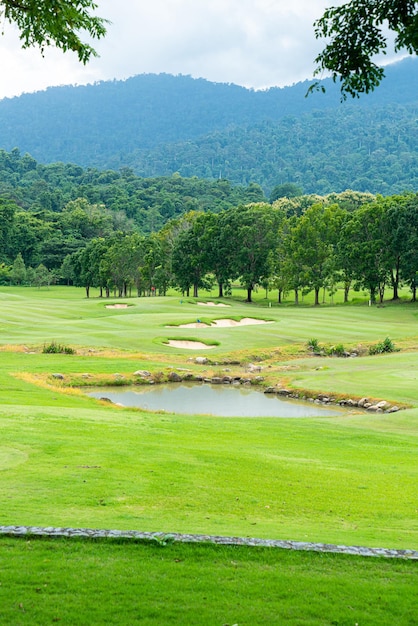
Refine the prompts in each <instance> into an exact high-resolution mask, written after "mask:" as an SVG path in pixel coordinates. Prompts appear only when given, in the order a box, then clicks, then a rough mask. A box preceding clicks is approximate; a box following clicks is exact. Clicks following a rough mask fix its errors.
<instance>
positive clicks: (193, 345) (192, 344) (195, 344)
mask: <svg viewBox="0 0 418 626" xmlns="http://www.w3.org/2000/svg"><path fill="white" fill-rule="evenodd" d="M166 345H169V346H170V347H171V348H185V349H186V350H210V349H211V348H214V347H215V346H208V345H207V344H206V343H202V342H201V341H177V340H176V339H170V340H169V341H168V344H166Z"/></svg>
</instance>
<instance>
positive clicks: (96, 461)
mask: <svg viewBox="0 0 418 626" xmlns="http://www.w3.org/2000/svg"><path fill="white" fill-rule="evenodd" d="M256 295H257V296H260V294H256ZM241 296H242V294H240V293H239V292H235V293H234V297H233V298H232V299H229V300H227V299H226V300H225V302H226V303H228V304H230V305H231V306H230V308H222V309H220V308H217V307H213V308H209V307H206V308H204V307H201V306H197V305H196V304H195V303H194V301H193V299H190V300H188V301H187V302H186V301H185V300H183V301H182V302H181V298H180V297H179V296H177V295H172V296H170V297H168V298H158V297H157V298H141V299H137V298H132V299H125V300H124V302H128V301H129V303H130V304H132V306H130V307H129V308H128V309H106V308H105V305H106V301H105V300H100V299H98V298H91V299H90V300H87V299H85V298H84V292H83V290H80V289H75V288H62V287H56V288H51V289H49V290H47V289H41V290H38V289H30V288H0V345H3V346H5V349H4V350H3V351H0V432H1V439H0V524H22V525H46V526H77V527H80V526H81V527H83V526H84V527H94V528H120V529H135V530H142V531H163V532H186V533H189V532H191V533H193V532H196V533H203V534H219V535H242V536H256V537H264V538H277V539H293V540H301V541H318V542H326V543H337V544H355V545H368V546H373V547H390V548H414V549H418V524H417V519H418V518H417V501H416V485H417V484H418V447H417V436H418V427H417V424H418V385H417V378H418V306H417V305H413V304H410V303H400V304H389V303H387V304H386V305H385V306H384V307H380V308H378V307H368V306H367V305H364V304H359V305H355V306H353V305H348V306H336V307H330V306H321V307H317V308H315V307H309V306H301V307H292V306H289V305H285V306H282V307H280V306H277V305H273V306H271V307H267V303H266V302H265V301H264V300H263V299H262V298H261V297H260V299H259V301H257V302H255V303H254V304H252V305H248V304H245V303H243V302H242V298H241ZM205 299H206V300H214V297H213V296H211V295H210V294H207V297H202V298H199V299H198V300H199V301H204V300H205ZM112 301H113V300H112ZM223 317H227V318H229V317H233V318H235V319H239V318H240V317H257V318H260V319H267V318H268V319H272V320H274V323H273V324H267V325H258V326H245V327H234V328H225V327H223V328H203V329H196V328H192V329H184V328H182V329H175V328H170V329H169V330H168V329H167V328H166V326H170V325H173V324H178V323H180V322H193V321H195V320H196V319H197V318H199V319H202V318H204V319H205V320H209V321H211V320H213V319H219V318H223ZM168 333H169V335H170V337H172V338H182V339H185V338H188V339H190V338H194V339H198V340H200V341H203V342H218V344H219V345H217V346H216V347H214V348H212V349H211V350H210V351H208V352H207V353H205V351H198V352H196V351H188V350H184V349H183V350H182V349H173V348H170V347H168V346H166V345H164V344H163V340H164V338H165V337H167V336H168ZM385 337H390V339H391V340H392V341H393V342H394V344H395V346H396V347H397V348H398V347H399V348H401V350H400V351H399V352H395V353H392V354H383V355H376V356H361V357H358V358H354V359H341V358H319V357H312V356H311V355H310V353H309V352H308V350H307V348H306V343H307V341H308V340H310V339H312V338H316V339H317V340H318V341H319V343H320V344H321V345H333V344H335V345H337V344H343V345H344V346H345V347H346V348H347V347H356V348H358V349H360V350H361V351H363V352H364V353H367V348H368V346H369V345H371V344H373V343H377V342H379V341H382V340H383V339H384V338H385ZM50 342H57V343H59V344H64V345H65V346H70V347H72V348H75V349H76V351H77V354H76V355H70V354H42V347H43V346H44V345H45V344H49V343H50ZM198 355H205V356H208V357H209V358H210V359H211V361H217V362H218V363H219V364H218V365H214V364H209V365H205V366H197V365H196V364H195V363H194V358H195V357H196V356H198ZM190 359H191V360H190ZM228 360H238V361H241V363H242V365H240V366H234V367H233V368H232V370H231V367H230V366H228V367H227V366H225V365H222V363H223V362H224V361H228ZM254 360H257V362H259V363H260V364H261V366H262V368H263V371H262V374H263V376H265V378H266V381H265V384H275V383H277V382H280V383H281V384H285V385H289V386H293V387H294V388H295V389H300V390H303V389H305V390H306V389H307V390H311V391H312V390H313V391H317V392H319V391H322V392H326V393H332V394H342V395H345V396H346V397H347V396H352V397H357V398H358V397H362V396H368V397H371V398H375V399H386V400H388V401H390V402H391V403H393V404H399V405H401V406H405V405H407V406H409V407H410V408H408V409H407V410H403V411H400V412H399V413H395V414H392V415H385V414H380V415H379V414H377V415H371V414H364V413H359V412H351V413H347V414H343V415H341V416H337V417H326V418H314V419H313V418H309V419H297V420H296V419H275V420H274V419H257V420H250V419H222V418H214V417H204V416H197V415H196V416H182V415H170V414H163V413H147V412H145V411H140V410H131V409H129V410H128V409H118V408H115V407H112V406H106V405H104V404H101V403H99V402H97V401H95V400H93V399H91V398H89V397H87V396H84V395H83V394H82V393H81V392H78V391H74V390H71V389H70V390H69V391H68V390H66V389H65V385H66V384H69V383H71V382H72V381H80V382H81V381H83V383H84V384H86V379H83V378H82V374H87V373H88V374H90V375H91V376H92V380H95V377H98V378H99V379H100V380H102V381H104V380H107V381H114V380H115V378H116V376H115V374H122V375H123V376H125V377H126V379H129V378H130V377H132V375H133V372H134V371H135V370H137V369H147V370H150V371H151V372H152V373H153V374H155V375H157V373H158V372H162V374H161V376H167V373H168V372H170V371H172V368H173V367H174V368H183V369H184V368H187V369H190V370H191V371H193V372H194V373H205V375H211V374H221V373H223V372H224V371H225V369H229V370H231V371H236V372H237V373H239V374H241V375H242V374H243V372H245V371H246V370H245V364H246V363H248V362H249V361H254ZM53 373H62V374H63V375H64V377H65V379H64V384H63V383H62V382H60V381H56V380H54V379H53V378H52V377H51V375H52V374H53ZM87 380H88V379H87ZM172 550H173V551H174V552H171V551H172ZM176 550H180V551H181V550H184V551H185V553H184V554H186V556H182V557H177V556H175V555H176V554H178V553H177V552H176ZM223 550H224V549H221V548H219V549H218V548H214V547H207V546H206V547H205V546H201V547H197V546H188V547H182V548H180V547H179V546H170V547H167V548H164V549H160V550H158V548H156V547H149V546H147V547H145V546H138V545H127V544H121V545H117V546H115V545H113V544H112V545H111V546H108V547H106V545H105V543H104V544H102V543H95V542H93V543H89V542H75V543H73V542H70V541H69V542H56V543H55V542H48V541H46V542H43V541H31V542H30V543H29V544H28V543H26V542H25V541H20V540H11V539H7V540H6V539H3V540H1V541H0V559H2V560H3V564H4V565H5V566H7V567H5V569H4V570H3V568H1V569H0V572H1V575H0V583H1V585H0V621H2V622H4V623H11V624H14V623H16V624H25V623H28V624H38V623H39V624H41V623H42V624H43V623H49V622H51V621H53V620H54V619H55V618H57V619H59V620H61V621H62V622H63V623H68V624H77V623H80V624H87V623H104V622H105V619H104V617H103V616H104V614H105V613H106V614H107V615H108V618H107V619H106V623H126V624H130V623H135V621H134V620H135V619H136V620H137V621H138V622H139V621H140V616H141V615H142V618H141V619H142V621H141V623H144V624H148V623H149V624H163V623H178V624H182V623H188V624H189V623H190V624H192V623H196V624H198V623H204V624H235V623H239V624H245V623H248V624H264V623H277V624H281V623H286V624H287V623H290V624H318V625H319V624H347V625H348V624H353V625H354V624H355V623H358V624H363V623H364V624H386V623H387V624H413V623H414V622H413V621H411V620H412V617H411V616H412V608H409V607H412V600H410V599H409V598H410V596H411V594H412V592H411V591H410V587H411V589H412V587H413V584H415V585H416V578H414V576H416V571H417V570H416V567H415V569H413V564H412V565H411V564H403V563H397V562H394V561H390V562H389V561H385V562H383V561H381V560H380V559H376V560H372V561H373V564H374V565H373V564H372V561H370V560H365V559H350V558H344V557H341V556H339V557H338V556H320V555H298V554H294V553H285V554H284V553H282V552H280V551H279V552H277V551H271V552H270V551H262V550H255V551H252V550H250V549H240V550H237V552H233V550H234V549H232V548H231V551H232V552H231V554H232V553H233V554H234V556H233V557H232V556H230V553H229V552H228V550H229V549H225V552H223ZM107 551H108V552H107ZM38 554H39V556H37V555H38ZM182 554H183V553H182ZM226 554H227V556H225V555H226ZM170 555H171V556H170ZM274 555H275V556H274ZM73 557H74V558H73ZM25 558H26V559H29V563H32V564H33V572H32V569H31V568H30V567H29V566H27V565H24V559H25ZM176 558H180V559H181V563H183V562H184V563H186V562H187V566H188V567H189V566H190V571H189V570H187V571H186V569H184V570H180V571H184V573H185V579H186V580H187V581H190V580H192V579H193V580H195V587H194V591H195V594H193V593H192V591H191V587H190V585H191V583H190V582H185V580H184V579H183V578H179V581H177V580H176V579H177V578H178V571H179V569H180V568H179V567H177V568H176V566H177V565H179V563H177V562H176ZM102 559H104V562H105V563H106V567H104V566H103V564H102ZM129 559H132V560H133V562H134V563H135V566H134V565H133V564H131V565H129V564H127V561H129ZM142 559H143V562H144V566H143V570H144V571H150V572H151V571H153V572H155V574H150V577H149V578H147V577H146V578H145V580H144V581H143V580H142V579H141V573H140V572H139V571H138V570H139V569H141V568H140V564H141V563H142ZM269 559H273V560H274V559H276V561H275V563H276V565H272V563H273V561H270V560H269ZM304 559H306V560H304ZM67 560H68V562H69V563H71V565H69V568H68V571H67V572H66V573H65V572H63V575H62V578H61V579H60V578H59V577H58V575H57V574H55V573H54V572H55V571H56V570H55V569H54V567H55V568H56V569H58V567H59V566H58V563H59V562H61V565H62V563H63V562H64V561H65V562H67ZM138 560H139V565H138V563H137V561H138ZM166 560H167V563H166ZM224 560H225V562H227V563H229V562H230V561H237V563H239V565H238V566H237V567H236V568H235V567H234V569H233V570H230V569H228V567H224V566H221V565H222V563H223V562H224ZM55 561H56V565H54V564H53V563H55ZM36 563H37V565H36ZM42 564H43V567H44V570H42ZM93 564H95V566H96V570H98V572H97V574H96V575H95V576H92V574H91V572H92V570H93V569H94V565H93ZM98 564H100V565H101V567H97V565H98ZM167 564H169V565H170V567H168V565H167ZM216 564H219V567H218V565H216ZM381 564H383V565H382V567H383V569H381ZM166 565H167V568H166ZM77 567H78V570H79V571H80V572H85V573H83V576H84V577H85V579H88V578H90V577H91V579H92V588H93V587H94V584H96V585H97V589H98V592H97V594H96V596H97V602H96V600H94V602H92V603H91V609H90V608H88V607H87V608H86V607H85V605H86V597H93V592H92V591H91V590H90V591H88V589H89V587H88V586H87V585H86V584H85V583H84V582H83V584H80V580H78V581H77V578H76V571H77ZM102 567H103V570H102ZM181 567H185V565H181ZM36 568H38V570H37V569H36ZM49 568H51V569H49ZM71 568H73V569H74V574H72V573H71V571H70V570H71ZM330 568H331V569H330ZM399 568H400V569H399ZM402 568H405V569H402ZM42 571H45V572H50V573H48V580H50V581H52V583H54V581H56V580H61V585H62V586H63V589H61V596H60V598H59V597H58V591H57V588H58V587H57V585H56V584H55V583H54V584H55V586H54V584H52V583H47V584H48V585H51V586H50V587H49V590H48V592H45V593H44V591H43V588H42V585H41V584H40V583H38V582H35V581H36V579H37V577H38V579H42V575H41V574H42ZM101 571H103V574H102V575H101V574H100V572H101ZM237 571H238V572H239V573H240V576H241V577H240V578H235V576H238V574H237ZM16 572H19V573H20V574H21V576H20V579H18V577H17V576H16V574H15V573H16ZM22 572H24V574H23V575H22ZM36 572H38V574H36ZM127 572H132V575H131V578H129V580H128V574H127ZM141 572H142V570H141ZM399 572H401V573H402V574H400V573H399ZM32 574H33V575H32ZM125 574H126V575H125ZM344 577H346V578H344ZM110 579H111V580H112V582H111V583H109V580H110ZM131 579H132V580H131ZM244 579H245V580H246V581H248V586H247V585H246V584H244ZM114 580H116V581H118V580H120V581H122V582H121V586H123V584H125V583H126V584H125V586H126V592H124V593H125V595H124V594H123V593H122V592H119V594H120V596H121V604H123V605H124V606H125V609H122V608H118V607H119V605H118V600H117V596H118V594H117V593H116V592H115V593H113V581H114ZM135 580H138V581H141V582H140V583H139V582H138V585H139V587H140V591H141V594H143V597H142V595H141V599H140V600H138V599H137V596H138V595H140V594H139V591H138V587H137V586H136V585H135V584H134V581H135ZM83 581H84V578H83ZM106 581H107V582H106ZM123 581H125V583H123ZM130 581H131V582H130ZM181 581H182V582H181ZM214 581H221V582H220V583H219V584H217V583H216V582H214ZM231 581H232V582H231ZM233 581H236V586H235V587H234V585H233ZM411 581H412V582H411ZM147 582H148V583H149V584H147ZM177 582H179V584H177ZM230 582H231V585H232V587H231V592H230V593H229V591H228V593H225V594H223V595H221V590H222V586H224V587H225V588H227V589H228V590H229V589H230V588H229V584H230ZM32 583H33V585H34V586H35V587H40V588H41V592H37V591H36V588H35V592H33V586H32ZM267 584H269V585H271V592H270V591H269V592H268V594H267V595H268V598H269V600H268V602H266V600H265V598H266V591H265V590H264V586H266V585H267ZM5 585H6V586H7V589H8V594H7V595H5ZM176 585H177V586H176ZM196 585H197V587H196ZM307 585H311V587H310V590H309V589H308V587H307ZM181 587H184V593H183V591H182V589H180V588H181ZM219 588H220V589H219ZM208 589H210V590H211V591H210V593H211V594H213V599H212V600H211V601H209V600H208V601H207V602H206V603H205V602H204V601H203V595H202V594H203V593H206V591H205V590H208ZM268 589H270V587H269V588H268ZM327 589H328V591H327ZM99 590H100V591H99ZM275 590H277V595H275ZM9 592H10V594H9ZM49 592H51V593H49ZM363 592H364V593H363ZM106 593H108V594H109V593H110V594H111V599H109V601H108V602H104V601H103V600H102V601H100V598H101V597H102V598H103V595H104V594H106ZM19 594H20V595H19ZM101 594H103V595H102V596H101ZM207 594H209V591H207ZM270 594H271V601H270ZM367 594H369V597H370V598H371V599H370V601H368V600H367ZM396 594H398V595H399V597H400V598H402V601H401V602H400V601H399V602H395V597H396ZM19 597H20V598H21V599H20V600H19ZM70 597H71V598H72V602H73V604H74V611H75V610H76V608H77V607H81V606H84V607H85V608H84V609H83V611H86V612H85V613H80V614H79V613H77V614H76V613H74V614H73V613H72V611H73V607H72V606H71V605H70V602H69V600H68V599H69V598H70ZM211 597H212V596H211V595H206V598H207V599H208V598H211ZM411 597H412V596H411ZM347 598H349V599H350V601H349V600H348V599H347ZM41 599H42V603H41V602H40V600H41ZM9 600H10V602H9ZM12 600H13V601H12ZM44 600H45V604H43V602H44ZM176 602H177V604H176ZM188 602H189V604H190V611H192V609H193V607H194V609H193V610H195V609H196V607H200V608H198V609H196V610H195V613H190V614H189V613H188V612H187V611H188V610H189V609H186V608H184V607H186V605H188ZM5 603H6V604H5ZM20 604H22V605H23V609H22V608H20V606H19V605H20ZM30 607H32V608H31V609H30ZM136 607H139V608H138V614H136V617H135V616H133V615H134V614H133V613H132V611H135V610H137V609H136ZM146 607H149V609H147V608H146ZM164 607H168V608H167V611H168V612H167V616H162V611H163V608H164ZM178 607H182V609H181V611H180V610H179V609H178ZM252 607H255V608H252ZM29 609H30V610H29ZM77 610H78V608H77ZM2 611H3V612H4V611H8V612H7V613H6V612H4V617H3V614H2ZM13 611H14V613H13ZM80 611H81V609H80ZM89 611H90V612H89ZM94 611H97V613H96V615H97V619H93V617H92V614H93V612H94ZM196 611H197V612H196ZM199 611H200V612H201V613H199ZM141 612H142V613H141ZM74 615H77V617H74ZM118 615H119V618H118ZM182 615H185V616H186V618H185V620H183V618H182ZM200 615H201V621H199V616H200ZM80 616H81V617H80ZM112 619H113V620H114V621H113V622H112ZM117 619H119V621H116V620H117ZM25 620H26V621H25ZM36 620H38V621H36ZM77 620H78V621H77ZM321 620H322V621H321Z"/></svg>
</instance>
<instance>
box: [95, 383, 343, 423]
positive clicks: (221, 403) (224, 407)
mask: <svg viewBox="0 0 418 626" xmlns="http://www.w3.org/2000/svg"><path fill="white" fill-rule="evenodd" d="M88 395H89V396H91V397H93V398H98V399H100V398H107V399H108V400H111V401H112V402H115V403H118V404H121V405H123V406H126V407H137V408H141V409H145V410H148V411H167V412H168V413H181V414H187V415H196V414H206V415H216V416H221V417H320V416H333V415H341V413H343V409H340V408H339V407H335V406H333V407H325V406H320V405H317V404H314V403H312V402H301V401H297V400H283V399H282V398H279V397H278V396H276V395H274V394H265V393H263V392H262V391H255V390H254V389H251V388H248V387H242V386H241V387H235V386H228V385H210V384H202V385H199V384H196V383H185V382H183V383H169V384H162V385H144V386H141V387H101V388H97V389H95V390H93V391H92V390H90V391H89V393H88Z"/></svg>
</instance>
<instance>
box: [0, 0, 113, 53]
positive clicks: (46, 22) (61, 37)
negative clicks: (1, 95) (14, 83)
mask: <svg viewBox="0 0 418 626" xmlns="http://www.w3.org/2000/svg"><path fill="white" fill-rule="evenodd" d="M96 8H97V4H95V2H92V1H91V0H76V1H75V2H73V0H43V2H39V1H38V0H1V1H0V17H1V19H2V20H7V21H8V22H10V23H11V24H15V25H16V26H17V28H18V30H19V31H20V40H21V41H22V47H23V48H29V47H33V46H38V47H39V48H40V49H41V53H42V54H43V53H44V50H45V48H46V47H47V46H52V45H54V46H56V47H57V48H60V49H61V50H63V52H67V51H68V50H72V51H73V52H75V53H76V54H77V56H78V59H79V61H81V63H84V64H86V63H87V62H88V61H89V60H90V58H91V57H95V56H97V52H96V51H95V50H94V48H93V47H92V46H91V45H90V44H89V43H85V42H83V41H82V40H81V38H80V34H79V33H80V32H84V33H85V34H86V35H87V36H88V37H89V38H92V39H101V38H102V37H104V35H105V34H106V24H108V20H105V19H103V18H101V17H97V16H95V15H93V14H92V12H93V11H95V9H96Z"/></svg>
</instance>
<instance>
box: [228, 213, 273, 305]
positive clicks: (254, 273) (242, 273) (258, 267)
mask: <svg viewBox="0 0 418 626" xmlns="http://www.w3.org/2000/svg"><path fill="white" fill-rule="evenodd" d="M282 219H283V212H282V211H278V210H277V209H275V208H274V207H272V206H271V205H270V204H265V203H259V204H250V205H247V206H239V207H237V208H234V209H229V210H228V211H227V213H226V214H225V219H224V222H223V224H224V237H226V239H227V241H228V243H229V246H230V250H231V259H230V263H231V265H230V268H231V273H232V275H231V278H240V280H241V283H242V284H243V285H244V287H245V288H246V290H247V300H246V301H247V302H252V292H253V290H254V288H255V287H256V285H257V284H260V283H261V282H262V281H263V280H265V279H266V278H268V277H269V276H270V275H271V273H272V270H273V266H272V259H271V256H272V252H273V250H274V248H275V245H276V242H277V237H278V226H279V223H280V222H281V220H282Z"/></svg>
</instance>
